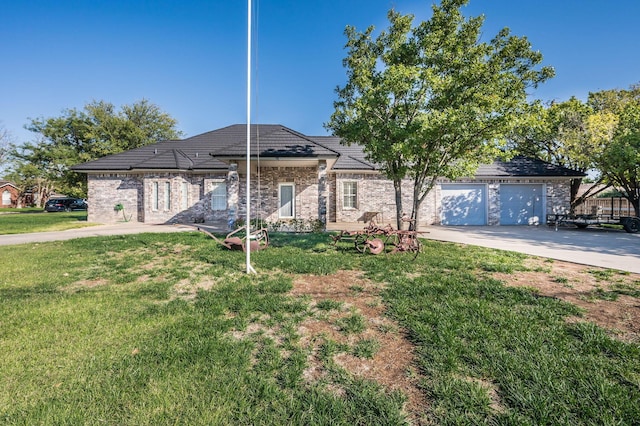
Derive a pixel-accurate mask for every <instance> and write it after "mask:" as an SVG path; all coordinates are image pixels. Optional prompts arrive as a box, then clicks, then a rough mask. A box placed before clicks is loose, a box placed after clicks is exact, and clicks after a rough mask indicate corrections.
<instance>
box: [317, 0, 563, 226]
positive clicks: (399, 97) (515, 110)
mask: <svg viewBox="0 0 640 426" xmlns="http://www.w3.org/2000/svg"><path fill="white" fill-rule="evenodd" d="M467 2H468V0H443V1H442V2H441V4H440V5H439V6H438V5H434V6H433V15H432V17H431V18H430V19H429V20H428V21H425V22H422V23H420V24H418V25H417V26H415V27H414V26H413V19H414V18H413V16H412V15H401V14H399V13H397V12H395V11H394V10H391V11H389V13H388V19H389V28H388V29H387V30H386V31H382V32H381V33H380V34H379V35H378V36H377V37H376V38H374V37H373V32H374V27H369V28H368V29H367V30H366V31H364V32H359V31H357V30H356V29H355V28H353V27H347V28H346V30H345V34H346V36H347V39H348V41H347V44H346V48H347V52H348V53H347V57H346V58H345V59H344V62H343V64H344V66H345V68H346V69H347V77H348V81H347V83H346V85H345V86H344V87H338V88H337V89H336V93H337V95H338V100H337V101H335V102H334V107H335V112H334V113H333V115H332V116H331V119H330V121H329V122H328V123H326V125H325V126H326V127H327V128H328V129H329V130H331V131H333V132H334V134H335V135H337V136H340V137H342V139H343V141H344V142H345V143H347V144H352V143H356V144H360V145H362V146H363V149H364V151H365V153H366V154H367V156H368V158H369V159H370V160H372V161H374V162H376V163H378V164H380V166H381V168H382V170H383V172H384V173H385V174H386V176H387V177H388V178H390V179H392V180H393V181H394V188H395V191H396V211H397V217H398V226H400V225H401V224H400V217H401V216H402V211H403V207H402V189H401V182H402V179H404V178H407V177H408V178H411V179H412V181H413V194H412V195H413V204H412V214H411V219H413V220H414V223H415V224H417V223H418V211H419V207H420V204H421V203H422V201H423V200H424V199H425V197H426V195H427V194H428V193H429V191H431V189H432V188H433V187H434V185H435V183H436V181H437V179H438V178H440V177H445V178H449V179H455V178H458V177H461V176H468V175H472V174H473V173H474V171H475V169H476V168H477V167H478V165H479V164H480V163H482V162H487V161H488V162H490V161H492V160H493V159H495V156H496V155H497V153H498V150H497V145H498V144H497V143H496V142H497V141H498V140H502V139H503V138H504V136H505V135H506V134H507V133H508V132H509V131H510V129H511V128H512V127H513V126H514V124H515V123H517V122H518V120H519V117H520V115H521V114H519V113H521V112H522V110H523V108H524V106H525V105H526V89H527V88H528V87H531V86H536V85H537V84H539V83H540V82H543V81H544V80H546V79H548V78H550V77H552V76H553V69H551V68H548V67H540V68H537V67H538V65H539V64H540V63H541V61H542V55H541V54H540V53H539V52H535V51H533V50H531V45H530V43H529V41H528V40H527V39H526V38H524V37H516V36H513V35H511V34H510V32H509V29H508V28H504V29H502V30H501V31H500V32H499V33H498V34H497V35H496V36H495V37H494V38H493V39H492V40H491V41H490V42H488V43H487V42H480V41H479V40H480V36H481V29H482V25H483V22H484V18H483V17H474V18H468V19H467V18H465V17H464V16H463V15H462V13H461V11H460V9H461V7H462V6H464V5H466V4H467Z"/></svg>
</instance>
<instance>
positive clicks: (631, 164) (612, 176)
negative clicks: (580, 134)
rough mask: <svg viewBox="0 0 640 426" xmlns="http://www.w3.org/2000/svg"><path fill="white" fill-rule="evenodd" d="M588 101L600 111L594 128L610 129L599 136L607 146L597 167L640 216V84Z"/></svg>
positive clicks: (610, 91)
mask: <svg viewBox="0 0 640 426" xmlns="http://www.w3.org/2000/svg"><path fill="white" fill-rule="evenodd" d="M589 101H590V102H591V104H592V105H593V106H594V108H596V109H597V113H596V114H595V115H594V120H593V122H594V123H596V124H597V125H596V124H594V128H595V129H605V130H609V131H600V132H599V133H598V134H597V136H598V137H599V138H600V139H601V140H603V143H604V144H605V148H604V150H603V151H602V153H600V154H599V155H597V156H596V160H595V161H596V164H597V167H598V169H599V170H600V173H601V174H602V178H603V180H604V181H605V182H606V183H609V184H611V185H613V186H616V187H618V188H621V189H622V193H623V195H624V196H625V197H626V198H627V199H628V200H629V202H630V203H631V204H632V205H633V208H634V210H635V215H636V216H640V85H635V86H631V88H630V89H629V90H608V91H601V92H596V93H592V94H590V97H589ZM594 133H595V132H594Z"/></svg>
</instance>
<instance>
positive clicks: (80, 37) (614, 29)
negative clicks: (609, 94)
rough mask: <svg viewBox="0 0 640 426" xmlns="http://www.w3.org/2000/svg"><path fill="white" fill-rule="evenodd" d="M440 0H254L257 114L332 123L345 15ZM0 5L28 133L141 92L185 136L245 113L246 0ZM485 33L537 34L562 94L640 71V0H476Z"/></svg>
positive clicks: (20, 138) (17, 118)
mask: <svg viewBox="0 0 640 426" xmlns="http://www.w3.org/2000/svg"><path fill="white" fill-rule="evenodd" d="M431 4H432V1H431V0H315V1H314V0H306V1H304V0H296V1H294V0H254V9H256V11H254V14H255V16H256V17H257V19H256V24H255V27H254V35H255V45H254V48H255V50H256V51H257V56H256V57H255V58H254V73H253V79H254V89H253V101H252V103H253V105H254V108H253V112H252V116H253V118H252V121H253V122H260V123H270V124H272V123H279V124H283V125H285V126H288V127H290V128H292V129H295V130H298V131H300V132H302V133H305V134H308V135H324V134H327V132H326V130H325V129H324V128H323V123H325V122H326V121H327V120H328V119H329V117H330V115H331V113H332V111H333V104H332V102H333V101H334V100H335V98H336V97H335V93H334V89H335V87H336V86H337V85H342V84H344V82H345V78H346V77H345V75H346V74H345V70H344V68H343V67H342V59H343V57H344V55H345V51H344V48H343V47H344V44H345V41H346V39H345V37H344V34H343V31H344V28H345V26H346V25H353V26H356V27H357V28H358V29H361V30H364V29H365V28H366V27H367V26H369V25H374V26H375V27H376V28H377V29H383V28H385V27H386V26H387V20H386V13H387V11H388V10H389V9H390V8H391V7H393V8H395V9H396V10H397V11H399V12H401V13H405V14H406V13H411V14H414V15H415V16H416V20H425V19H428V17H429V16H430V15H431ZM1 10H2V11H1V12H0V59H1V60H2V66H1V67H0V123H1V124H2V125H3V126H4V127H5V128H6V129H7V130H8V131H9V132H11V133H12V134H13V136H14V138H15V139H16V140H17V142H24V141H26V140H32V139H33V138H34V135H33V134H31V133H30V132H28V131H26V130H24V129H23V126H24V125H25V124H27V123H28V122H29V118H39V117H55V116H59V115H61V113H62V111H63V110H65V109H67V108H77V109H82V108H83V106H84V105H85V104H86V103H88V102H91V101H92V100H104V101H108V102H111V103H113V104H114V105H116V106H120V105H123V104H131V103H133V102H136V101H139V100H141V99H143V98H145V99H148V100H149V101H150V102H152V103H154V104H156V105H158V106H159V107H160V108H161V109H162V110H164V111H165V112H167V113H169V114H170V115H171V116H173V117H174V118H176V119H177V120H178V128H179V129H180V130H181V131H183V132H184V133H185V135H186V136H193V135H196V134H199V133H202V132H206V131H209V130H213V129H217V128H220V127H223V126H227V125H230V124H236V123H244V122H246V104H245V99H246V12H247V2H246V0H235V1H229V0H224V1H223V0H209V1H205V0H173V1H169V0H48V1H47V0H14V1H11V2H4V4H3V6H2V8H1ZM464 14H465V15H467V16H477V15H480V14H484V15H485V17H486V21H485V25H484V27H483V40H484V41H488V40H490V39H491V38H492V37H493V36H494V35H495V34H496V33H497V31H498V30H499V29H501V28H503V27H509V28H510V29H511V31H512V33H513V34H516V35H521V36H527V37H528V38H529V40H530V41H531V43H532V45H533V48H534V49H536V50H540V51H541V52H542V54H543V56H544V64H545V65H551V66H553V67H554V68H555V69H556V77H555V78H554V79H552V80H550V81H548V82H547V83H545V84H543V85H542V86H541V87H540V88H539V89H538V90H536V91H535V92H534V93H532V94H531V95H532V96H533V97H535V98H538V99H542V100H545V101H549V100H558V101H562V100H566V99H568V98H569V97H570V96H572V95H575V96H577V97H579V98H581V99H586V96H587V94H588V93H589V92H592V91H598V90H605V89H615V88H617V89H625V88H628V87H629V86H630V85H632V84H635V83H638V82H640V73H639V72H638V71H639V70H640V52H639V50H640V48H639V46H640V26H639V25H637V17H638V16H640V1H638V0H616V1H615V2H603V1H599V0H536V1H533V0H470V2H469V5H468V6H467V7H465V8H464Z"/></svg>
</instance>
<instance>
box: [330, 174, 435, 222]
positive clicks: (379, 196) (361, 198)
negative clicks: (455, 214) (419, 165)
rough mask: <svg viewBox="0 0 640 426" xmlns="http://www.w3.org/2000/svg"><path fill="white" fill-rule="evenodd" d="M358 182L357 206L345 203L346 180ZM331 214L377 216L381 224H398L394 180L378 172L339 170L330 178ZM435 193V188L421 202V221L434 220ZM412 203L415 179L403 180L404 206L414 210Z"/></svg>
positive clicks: (353, 218)
mask: <svg viewBox="0 0 640 426" xmlns="http://www.w3.org/2000/svg"><path fill="white" fill-rule="evenodd" d="M345 182H355V183H356V184H357V197H356V198H357V200H356V208H350V207H345V206H344V184H345ZM330 193H331V195H330V197H329V198H330V201H331V204H330V206H329V217H330V218H331V219H333V218H334V217H335V221H336V222H363V223H364V222H368V221H369V220H371V219H374V220H375V221H376V222H378V223H380V224H387V223H390V224H392V225H393V226H395V224H396V201H395V197H396V195H395V190H394V188H393V182H392V181H390V180H388V179H386V178H385V177H384V176H382V175H379V174H371V173H336V174H335V175H334V176H333V178H332V179H331V190H330ZM435 200H436V198H435V193H434V192H433V191H432V192H431V193H430V194H428V195H427V197H426V198H425V199H424V201H423V202H422V204H421V205H420V212H419V221H420V224H421V225H432V224H433V223H435V208H436V203H435ZM412 203H413V187H412V181H410V180H408V179H405V180H404V181H403V182H402V207H403V209H404V211H405V212H406V213H410V212H411V208H412Z"/></svg>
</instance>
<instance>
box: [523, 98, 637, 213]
mask: <svg viewBox="0 0 640 426" xmlns="http://www.w3.org/2000/svg"><path fill="white" fill-rule="evenodd" d="M512 142H513V146H512V148H513V149H514V150H515V151H517V152H519V153H522V154H524V155H527V156H531V157H535V158H539V159H542V160H544V161H548V162H550V163H553V164H557V165H560V166H564V167H568V168H571V169H574V170H578V171H582V172H588V171H594V172H595V173H597V175H598V179H597V181H596V182H595V183H596V184H597V183H603V184H605V186H604V187H601V188H602V189H604V188H607V187H608V186H614V187H616V188H618V189H621V190H622V192H621V193H622V194H623V195H624V196H625V197H627V198H628V199H629V201H630V202H631V204H632V205H633V206H634V208H635V210H636V215H638V214H639V213H640V210H639V208H640V206H639V203H640V156H639V154H638V153H639V152H640V86H639V85H634V86H631V88H629V89H628V90H617V89H614V90H603V91H599V92H592V93H589V97H588V99H587V101H586V102H582V101H580V100H578V99H577V98H575V97H572V98H571V99H569V100H568V101H566V102H560V103H551V104H550V105H547V106H544V105H542V104H540V103H539V102H537V103H534V104H532V105H531V106H530V108H529V109H528V111H527V115H526V119H524V120H521V122H520V125H519V126H518V128H517V129H516V130H515V131H514V134H513V135H512ZM580 183H581V179H574V180H572V185H571V186H572V188H571V190H572V191H571V195H572V197H571V198H572V201H571V207H572V208H573V207H575V206H577V205H579V204H580V203H582V202H583V200H584V198H586V197H588V196H591V195H595V193H594V192H589V191H587V192H586V193H584V194H583V195H582V196H580V197H577V196H576V194H577V192H578V188H579V186H580ZM593 187H594V188H595V187H596V185H594V186H593Z"/></svg>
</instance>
